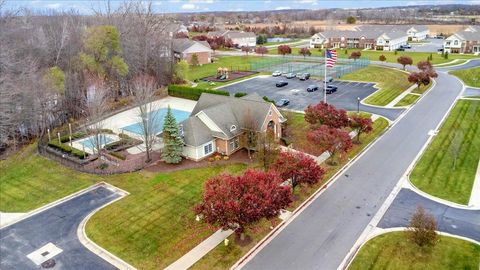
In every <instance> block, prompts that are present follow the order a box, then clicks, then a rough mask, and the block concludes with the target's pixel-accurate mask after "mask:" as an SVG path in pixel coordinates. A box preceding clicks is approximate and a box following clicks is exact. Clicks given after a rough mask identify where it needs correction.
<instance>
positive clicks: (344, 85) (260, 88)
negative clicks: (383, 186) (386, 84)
mask: <svg viewBox="0 0 480 270" xmlns="http://www.w3.org/2000/svg"><path fill="white" fill-rule="evenodd" d="M279 81H287V82H288V85H287V86H284V87H276V86H275V84H276V83H277V82H279ZM329 84H332V85H335V86H337V87H338V90H337V92H335V93H332V94H329V95H327V102H328V103H330V104H332V105H334V106H336V107H337V108H342V109H345V110H348V111H355V110H357V106H358V98H360V100H362V99H364V98H366V97H367V96H369V95H371V94H372V93H374V92H375V91H377V89H376V88H375V87H374V83H360V82H349V81H334V82H332V83H329ZM309 85H317V86H318V87H319V90H318V91H315V92H307V90H306V89H307V87H308V86H309ZM219 89H222V90H224V91H228V92H230V93H231V94H234V93H237V92H245V93H249V94H250V93H254V92H256V93H258V94H259V95H261V96H267V97H268V98H270V99H273V100H275V101H278V100H280V99H282V98H286V99H289V100H290V104H289V105H288V106H286V108H288V109H292V110H299V111H303V110H304V109H305V108H306V107H307V106H308V105H310V104H317V103H319V102H320V101H322V100H323V91H322V89H323V82H322V81H321V80H316V79H309V80H306V81H300V80H299V79H297V78H294V79H286V78H284V77H272V76H259V77H255V78H253V79H250V80H246V81H243V82H239V83H236V84H232V85H227V86H224V87H221V88H219ZM292 90H294V91H292ZM360 110H361V111H366V112H371V113H375V114H379V115H383V116H385V117H387V118H388V119H390V120H395V119H396V118H397V117H398V116H399V115H400V114H401V113H402V112H403V110H402V109H385V108H378V107H372V106H365V105H363V104H360Z"/></svg>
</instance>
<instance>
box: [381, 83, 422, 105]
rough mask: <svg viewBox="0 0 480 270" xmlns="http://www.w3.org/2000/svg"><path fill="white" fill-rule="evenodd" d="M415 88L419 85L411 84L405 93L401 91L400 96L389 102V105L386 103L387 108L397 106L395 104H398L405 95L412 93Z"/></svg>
mask: <svg viewBox="0 0 480 270" xmlns="http://www.w3.org/2000/svg"><path fill="white" fill-rule="evenodd" d="M415 88H417V85H416V84H414V85H412V86H410V88H408V89H407V90H405V91H403V93H401V94H400V95H398V97H396V98H395V99H394V100H392V101H391V102H390V103H388V104H387V105H385V108H393V107H395V104H397V103H398V102H399V101H400V100H402V99H403V98H404V97H405V96H407V95H408V94H410V93H411V92H412V91H413V90H414V89H415Z"/></svg>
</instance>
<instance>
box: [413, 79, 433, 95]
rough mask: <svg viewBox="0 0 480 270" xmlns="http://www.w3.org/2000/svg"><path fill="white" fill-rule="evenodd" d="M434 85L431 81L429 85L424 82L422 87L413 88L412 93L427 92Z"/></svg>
mask: <svg viewBox="0 0 480 270" xmlns="http://www.w3.org/2000/svg"><path fill="white" fill-rule="evenodd" d="M432 85H433V83H432V82H430V83H429V84H427V85H423V84H422V85H420V87H415V89H413V91H412V93H415V94H420V95H422V94H423V93H425V92H427V90H428V89H430V87H432Z"/></svg>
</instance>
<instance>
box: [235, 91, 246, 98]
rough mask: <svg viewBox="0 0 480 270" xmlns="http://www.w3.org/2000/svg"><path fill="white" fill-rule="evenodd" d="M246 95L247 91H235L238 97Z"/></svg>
mask: <svg viewBox="0 0 480 270" xmlns="http://www.w3.org/2000/svg"><path fill="white" fill-rule="evenodd" d="M246 95H247V93H245V92H237V93H235V97H237V98H239V97H243V96H246Z"/></svg>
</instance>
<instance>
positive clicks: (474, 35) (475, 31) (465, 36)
mask: <svg viewBox="0 0 480 270" xmlns="http://www.w3.org/2000/svg"><path fill="white" fill-rule="evenodd" d="M443 49H444V51H445V52H448V53H480V26H469V27H468V28H466V29H465V30H463V31H461V32H458V33H455V34H453V35H451V36H449V37H448V38H446V39H445V41H444V42H443Z"/></svg>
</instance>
